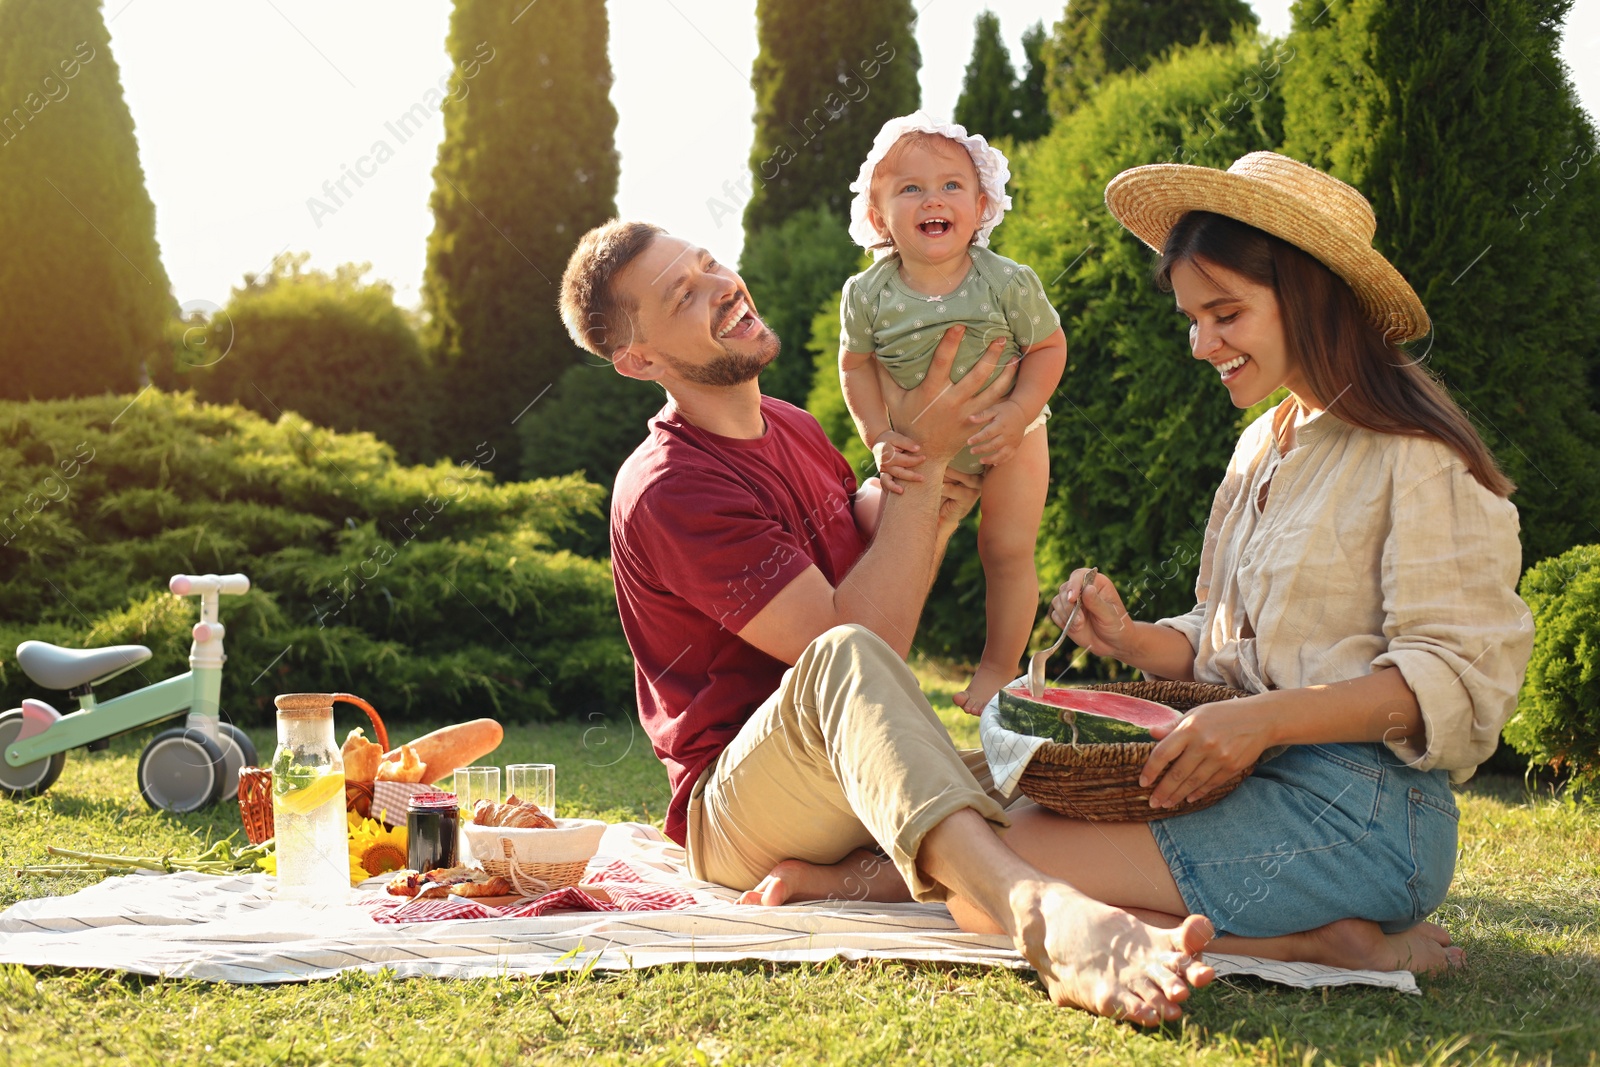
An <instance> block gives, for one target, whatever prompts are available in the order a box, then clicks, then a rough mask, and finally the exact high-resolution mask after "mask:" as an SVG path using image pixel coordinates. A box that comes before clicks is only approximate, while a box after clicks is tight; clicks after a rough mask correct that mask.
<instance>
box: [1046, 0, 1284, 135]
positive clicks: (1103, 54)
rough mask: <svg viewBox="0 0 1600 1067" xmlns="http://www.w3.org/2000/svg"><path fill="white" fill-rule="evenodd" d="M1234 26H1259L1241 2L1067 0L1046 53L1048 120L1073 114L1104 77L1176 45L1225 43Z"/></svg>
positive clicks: (1146, 61) (1139, 67) (1144, 63)
mask: <svg viewBox="0 0 1600 1067" xmlns="http://www.w3.org/2000/svg"><path fill="white" fill-rule="evenodd" d="M1236 25H1243V26H1246V27H1248V28H1250V29H1252V30H1253V29H1255V28H1256V26H1257V25H1258V21H1257V19H1256V15H1255V12H1254V11H1253V10H1251V7H1250V5H1249V4H1248V3H1246V2H1245V0H1165V2H1156V0H1068V3H1067V10H1066V13H1065V14H1064V15H1063V16H1062V18H1061V21H1060V22H1058V23H1056V26H1055V33H1054V35H1053V36H1052V37H1051V40H1050V43H1049V46H1048V49H1047V55H1048V59H1049V66H1050V73H1049V78H1048V81H1049V90H1048V91H1049V97H1050V111H1051V114H1052V116H1053V117H1055V118H1060V117H1062V116H1063V115H1066V114H1067V113H1069V112H1070V111H1072V109H1073V108H1075V107H1077V106H1078V105H1079V104H1080V103H1082V102H1083V98H1084V95H1085V94H1086V93H1087V92H1088V90H1089V88H1090V87H1091V86H1093V85H1095V84H1096V83H1098V82H1099V81H1100V80H1101V79H1102V78H1104V77H1105V76H1106V75H1108V74H1115V73H1117V72H1118V71H1123V70H1127V69H1129V68H1133V69H1135V70H1142V69H1143V68H1145V67H1146V66H1148V65H1149V64H1150V61H1151V60H1153V59H1155V58H1156V57H1157V56H1159V55H1161V53H1163V52H1165V51H1166V50H1167V49H1169V48H1171V47H1172V46H1173V45H1175V44H1195V43H1197V42H1198V41H1200V40H1201V38H1203V37H1204V38H1208V39H1210V40H1212V41H1216V42H1221V41H1226V40H1228V38H1229V37H1231V36H1232V34H1233V27H1234V26H1236Z"/></svg>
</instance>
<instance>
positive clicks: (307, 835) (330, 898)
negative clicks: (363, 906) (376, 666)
mask: <svg viewBox="0 0 1600 1067" xmlns="http://www.w3.org/2000/svg"><path fill="white" fill-rule="evenodd" d="M274 703H275V704H277V707H278V748H277V751H276V752H274V753H273V756H272V821H273V831H274V836H275V837H276V839H277V843H276V846H275V851H276V852H277V857H278V896H279V897H280V898H281V899H285V900H302V901H307V902H311V903H326V904H342V903H343V902H344V901H345V898H346V897H347V896H348V894H349V891H350V860H349V845H348V841H347V835H346V823H345V796H344V762H343V759H342V757H341V754H340V751H339V747H338V746H337V745H336V744H334V741H333V696H332V695H331V694H328V693H285V694H284V695H282V696H280V697H278V698H277V699H276V700H275V701H274Z"/></svg>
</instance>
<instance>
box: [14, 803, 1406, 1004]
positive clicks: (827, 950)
mask: <svg viewBox="0 0 1600 1067" xmlns="http://www.w3.org/2000/svg"><path fill="white" fill-rule="evenodd" d="M616 860H622V861H624V862H626V863H627V864H629V866H631V867H632V868H633V870H634V872H635V873H636V874H638V875H639V876H640V878H642V879H644V880H645V881H652V882H657V883H659V884H661V885H664V886H666V885H670V886H672V887H674V888H678V889H683V890H687V891H690V892H692V893H693V894H694V895H695V898H696V899H697V900H698V901H700V903H699V904H697V905H696V906H695V907H692V908H686V909H680V910H674V911H629V912H609V913H595V912H572V913H564V914H555V915H546V916H541V917H539V918H533V919H471V920H456V921H446V922H428V923H408V924H399V925H381V924H379V923H375V922H373V921H372V919H371V917H370V915H369V913H368V911H367V910H366V909H365V908H362V907H359V906H357V905H353V904H341V905H330V906H323V907H310V906H306V905H299V904H292V903H287V902H282V901H276V900H274V899H273V897H272V892H271V886H272V879H270V878H268V877H267V876H265V875H252V876H248V877H237V878H218V877H215V876H210V875H200V874H167V875H130V876H127V877H119V878H108V879H106V880H105V881H103V882H101V883H100V884H98V885H93V886H90V887H88V888H86V889H83V890H81V891H79V892H77V893H74V894H72V895H71V896H66V897H43V898H39V899H36V900H26V901H22V902H21V903H18V904H14V905H12V906H11V907H9V908H7V909H6V910H5V911H3V912H0V963H18V964H24V965H26V966H35V967H37V966H54V967H85V968H96V969H107V970H120V971H129V972H132V973H135V974H148V975H158V976H164V977H171V978H200V979H205V980H208V981H217V982H238V983H243V984H254V983H267V982H298V981H305V980H307V979H313V978H331V977H333V976H334V975H336V974H338V973H340V972H341V971H378V970H381V969H384V968H388V969H390V970H392V971H393V972H395V973H396V974H398V975H402V976H419V975H428V976H433V977H440V978H475V977H485V976H492V975H500V974H522V975H540V974H547V973H550V972H553V971H562V970H580V969H582V968H585V967H590V966H593V967H597V968H601V969H613V970H625V969H631V968H634V967H648V966H652V965H655V964H663V963H686V962H699V963H710V962H721V961H730V960H744V959H762V960H775V961H784V962H801V961H816V960H824V959H828V958H830V957H833V956H841V957H844V958H846V959H861V958H868V957H871V958H883V959H910V960H940V961H944V962H950V963H973V964H982V965H988V966H998V967H1013V968H1025V967H1026V966H1027V965H1026V963H1025V962H1024V961H1023V959H1022V958H1021V956H1019V955H1018V954H1017V953H1016V951H1015V950H1013V949H1012V947H1011V944H1010V941H1009V940H1008V939H1007V938H1004V937H991V936H984V935H979V934H968V933H963V932H962V931H961V930H960V929H958V928H957V927H956V925H955V923H954V922H953V921H952V920H951V918H950V912H949V911H948V910H947V909H946V908H945V907H944V906H943V905H942V904H862V903H856V902H849V901H846V902H839V901H831V902H826V903H810V904H799V905H791V906H789V907H783V908H753V907H745V906H741V905H738V904H734V903H733V902H732V897H733V894H732V893H731V892H729V891H728V890H725V889H722V888H721V887H719V886H713V885H710V884H708V883H705V882H698V881H695V880H694V879H692V878H690V877H689V875H688V872H687V870H686V868H685V866H684V862H683V850H682V849H681V848H679V847H678V846H677V845H674V844H673V843H671V842H670V841H667V840H665V839H663V838H662V837H661V834H660V833H659V831H657V830H655V829H654V828H653V827H650V826H645V825H642V824H639V823H621V824H618V825H616V826H612V827H610V828H609V829H608V830H607V831H606V836H605V837H604V839H603V840H602V841H601V845H600V854H599V855H598V856H596V857H595V861H594V864H593V865H592V869H597V870H598V869H599V868H602V867H605V866H607V865H609V864H610V863H612V862H614V861H616ZM369 892H370V890H369ZM1207 959H1208V960H1209V961H1210V962H1211V963H1212V964H1213V966H1215V967H1216V969H1217V972H1218V973H1219V974H1221V975H1224V976H1228V975H1241V974H1243V975H1256V976H1258V977H1261V978H1265V979H1267V980H1269V981H1273V982H1279V983H1282V984H1284V985H1290V986H1297V987H1299V988H1305V989H1309V988H1313V987H1316V986H1326V985H1351V984H1357V985H1377V986H1387V987H1389V988H1392V989H1396V990H1399V991H1402V992H1407V993H1416V992H1417V991H1418V990H1417V985H1416V982H1415V980H1414V979H1413V978H1412V976H1411V975H1410V974H1409V973H1407V972H1405V971H1394V972H1389V973H1382V972H1377V971H1342V970H1338V969H1335V968H1331V967H1316V966H1312V965H1310V964H1283V963H1275V962H1272V961H1268V960H1255V959H1251V958H1248V957H1239V956H1215V955H1208V956H1207Z"/></svg>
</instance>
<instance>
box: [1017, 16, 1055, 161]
mask: <svg viewBox="0 0 1600 1067" xmlns="http://www.w3.org/2000/svg"><path fill="white" fill-rule="evenodd" d="M1049 42H1050V35H1049V34H1048V33H1046V32H1045V28H1044V23H1043V22H1035V23H1034V24H1033V25H1032V26H1029V27H1028V29H1027V32H1025V33H1024V34H1023V35H1022V55H1023V59H1024V60H1025V64H1024V66H1025V69H1024V70H1023V72H1022V80H1021V81H1019V82H1018V83H1017V92H1016V112H1017V122H1016V126H1015V128H1013V130H1012V133H1011V136H1012V137H1013V138H1015V139H1016V140H1017V142H1018V143H1021V144H1025V143H1027V142H1029V141H1037V140H1038V139H1039V138H1041V137H1043V136H1044V135H1045V134H1047V133H1049V132H1050V99H1049V96H1048V94H1047V93H1046V91H1045V78H1046V76H1047V74H1048V73H1049V64H1048V62H1047V61H1046V57H1045V47H1046V46H1047V45H1048V44H1049Z"/></svg>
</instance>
